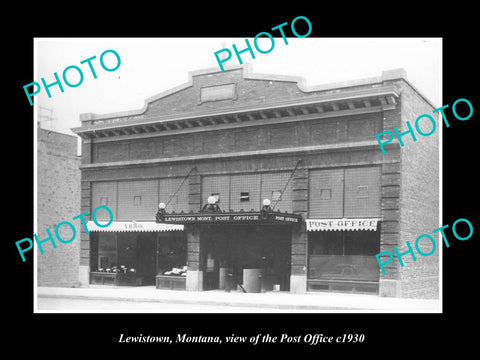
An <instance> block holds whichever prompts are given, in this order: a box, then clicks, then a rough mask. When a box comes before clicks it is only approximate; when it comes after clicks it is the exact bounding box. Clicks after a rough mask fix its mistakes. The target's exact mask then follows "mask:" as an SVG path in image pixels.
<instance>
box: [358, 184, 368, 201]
mask: <svg viewBox="0 0 480 360" xmlns="http://www.w3.org/2000/svg"><path fill="white" fill-rule="evenodd" d="M357 198H368V186H358V187H357Z"/></svg>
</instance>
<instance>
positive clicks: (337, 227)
mask: <svg viewBox="0 0 480 360" xmlns="http://www.w3.org/2000/svg"><path fill="white" fill-rule="evenodd" d="M381 220H382V219H372V218H364V219H306V220H305V222H306V223H307V231H353V230H370V231H376V230H377V223H378V222H379V221H381Z"/></svg>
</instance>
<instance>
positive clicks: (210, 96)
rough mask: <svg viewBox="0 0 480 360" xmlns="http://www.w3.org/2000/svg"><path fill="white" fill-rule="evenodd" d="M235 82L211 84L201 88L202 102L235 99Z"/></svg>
mask: <svg viewBox="0 0 480 360" xmlns="http://www.w3.org/2000/svg"><path fill="white" fill-rule="evenodd" d="M235 98H236V91H235V84H224V85H216V86H209V87H204V88H201V89H200V102H201V103H204V102H207V101H218V100H227V99H232V100H233V99H235Z"/></svg>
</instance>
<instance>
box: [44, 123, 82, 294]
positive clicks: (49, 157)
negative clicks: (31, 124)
mask: <svg viewBox="0 0 480 360" xmlns="http://www.w3.org/2000/svg"><path fill="white" fill-rule="evenodd" d="M79 165H80V157H79V156H77V137H76V136H72V135H67V134H62V133H59V132H56V131H53V130H47V129H42V128H41V127H37V232H36V233H37V235H38V237H39V239H45V238H47V237H48V235H47V232H46V229H50V230H51V231H52V233H53V231H54V229H55V227H56V226H57V224H58V223H60V222H61V221H69V220H71V219H72V218H73V217H74V216H77V215H78V214H79V211H80V194H79V192H78V189H79V187H80V170H79ZM72 223H73V224H74V225H75V227H76V231H77V233H79V231H80V228H79V227H78V224H76V222H74V221H72ZM69 237H70V236H66V237H65V238H69ZM43 249H44V253H43V254H40V251H39V250H36V251H37V284H38V285H39V286H78V285H79V281H78V276H79V275H78V269H79V262H80V241H77V240H75V241H72V242H71V243H68V244H61V243H58V246H57V248H55V249H54V248H53V247H52V246H43Z"/></svg>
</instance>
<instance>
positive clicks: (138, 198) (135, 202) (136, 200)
mask: <svg viewBox="0 0 480 360" xmlns="http://www.w3.org/2000/svg"><path fill="white" fill-rule="evenodd" d="M141 205H142V197H141V196H134V197H133V206H141Z"/></svg>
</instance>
